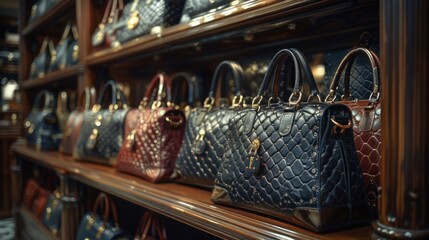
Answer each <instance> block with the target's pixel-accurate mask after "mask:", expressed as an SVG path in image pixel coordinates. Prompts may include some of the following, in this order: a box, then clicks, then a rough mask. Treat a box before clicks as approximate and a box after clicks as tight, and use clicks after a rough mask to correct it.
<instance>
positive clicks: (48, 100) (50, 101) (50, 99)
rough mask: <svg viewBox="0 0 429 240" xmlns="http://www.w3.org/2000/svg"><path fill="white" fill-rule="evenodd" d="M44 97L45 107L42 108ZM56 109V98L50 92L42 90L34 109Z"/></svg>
mask: <svg viewBox="0 0 429 240" xmlns="http://www.w3.org/2000/svg"><path fill="white" fill-rule="evenodd" d="M42 97H44V98H45V99H44V101H43V103H44V105H43V106H42ZM54 108H55V97H54V94H53V93H52V92H51V91H49V90H46V89H45V90H42V91H40V92H38V93H37V95H36V98H35V100H34V104H33V109H34V110H36V109H38V110H42V109H52V110H53V109H54Z"/></svg>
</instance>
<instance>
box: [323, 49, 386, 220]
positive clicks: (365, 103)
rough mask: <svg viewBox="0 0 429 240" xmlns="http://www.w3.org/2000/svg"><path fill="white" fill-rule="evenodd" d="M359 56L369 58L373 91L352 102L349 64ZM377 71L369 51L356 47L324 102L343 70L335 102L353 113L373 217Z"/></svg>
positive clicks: (331, 97)
mask: <svg viewBox="0 0 429 240" xmlns="http://www.w3.org/2000/svg"><path fill="white" fill-rule="evenodd" d="M360 55H363V56H366V57H367V58H368V59H369V62H370V65H371V69H372V76H373V90H372V93H371V95H370V97H369V99H368V100H353V97H352V96H351V93H350V77H351V74H350V73H351V69H352V65H353V63H354V61H355V60H356V58H357V57H358V56H360ZM378 69H380V61H379V59H378V57H377V55H376V54H375V53H374V52H372V51H371V50H369V49H366V48H356V49H354V50H352V51H350V52H349V53H348V54H347V55H346V56H345V57H344V59H343V60H342V61H341V63H340V65H339V66H338V69H337V71H336V73H335V75H334V77H333V79H332V82H331V86H330V92H329V95H328V96H326V99H325V101H327V102H334V101H335V99H336V89H337V86H338V83H339V80H340V76H341V73H342V72H343V71H344V70H345V75H344V95H342V96H341V100H340V101H339V103H341V104H344V105H346V106H348V107H349V108H350V110H351V111H352V114H353V132H354V138H355V139H354V142H355V148H356V151H357V155H358V159H359V162H360V166H361V168H362V172H363V179H364V183H365V189H366V193H367V199H368V205H369V207H370V209H371V212H372V214H373V215H374V216H375V215H376V214H377V213H376V212H377V201H378V188H379V187H380V166H379V165H380V161H381V125H380V122H381V104H380V87H379V86H380V85H379V84H380V80H379V72H378Z"/></svg>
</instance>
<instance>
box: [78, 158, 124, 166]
mask: <svg viewBox="0 0 429 240" xmlns="http://www.w3.org/2000/svg"><path fill="white" fill-rule="evenodd" d="M75 159H76V160H78V161H83V162H92V163H97V164H102V165H107V166H114V165H116V162H117V159H116V158H108V159H106V158H97V157H83V158H81V157H77V158H75Z"/></svg>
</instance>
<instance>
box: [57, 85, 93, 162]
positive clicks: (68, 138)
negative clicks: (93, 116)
mask: <svg viewBox="0 0 429 240" xmlns="http://www.w3.org/2000/svg"><path fill="white" fill-rule="evenodd" d="M82 101H84V102H82ZM94 104H95V88H85V90H84V92H83V93H82V94H81V95H80V97H79V100H78V104H77V108H76V109H75V110H74V111H73V112H71V113H70V115H69V117H68V119H67V123H66V126H65V129H64V132H63V140H62V141H61V145H60V152H62V153H64V154H68V155H72V154H73V151H74V147H75V146H76V143H77V140H78V138H79V134H80V129H81V127H82V122H83V111H87V110H89V109H90V108H92V106H93V105H94Z"/></svg>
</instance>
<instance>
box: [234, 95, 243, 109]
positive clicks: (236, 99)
mask: <svg viewBox="0 0 429 240" xmlns="http://www.w3.org/2000/svg"><path fill="white" fill-rule="evenodd" d="M242 102H243V95H236V96H234V98H233V99H232V104H231V107H232V108H236V107H239V106H240V104H241V103H242Z"/></svg>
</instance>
